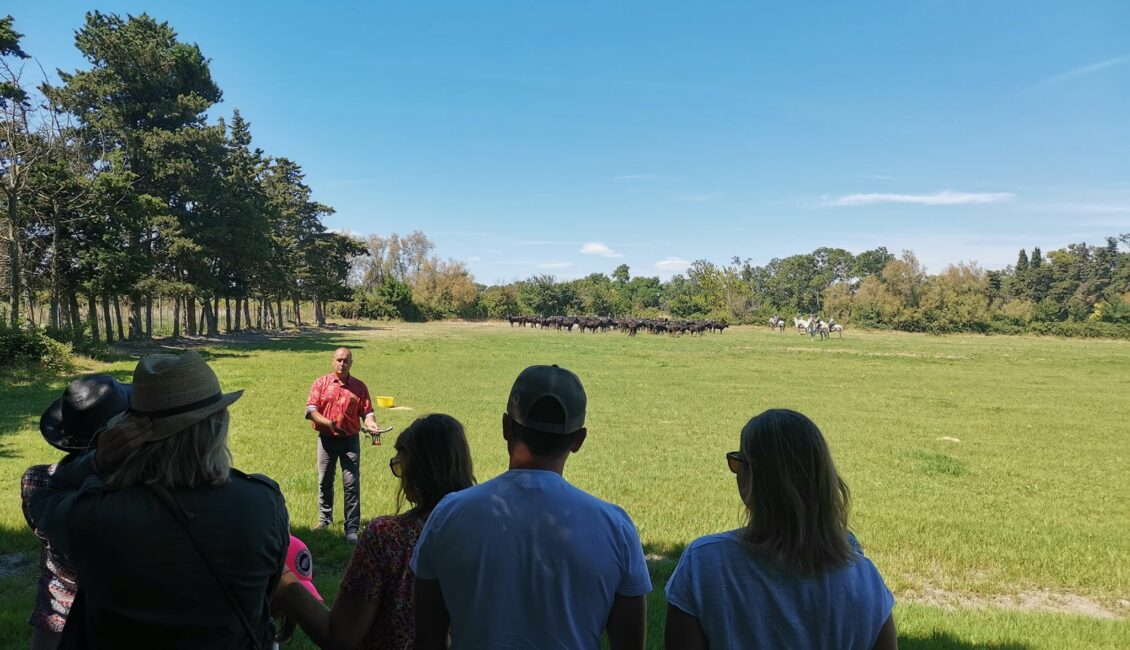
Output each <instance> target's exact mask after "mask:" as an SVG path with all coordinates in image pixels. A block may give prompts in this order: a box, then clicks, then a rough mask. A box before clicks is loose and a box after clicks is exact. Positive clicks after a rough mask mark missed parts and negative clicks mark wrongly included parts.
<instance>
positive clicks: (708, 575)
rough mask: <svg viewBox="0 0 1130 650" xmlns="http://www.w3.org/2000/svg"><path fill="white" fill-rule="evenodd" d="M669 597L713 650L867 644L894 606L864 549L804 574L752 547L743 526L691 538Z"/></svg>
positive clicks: (866, 647)
mask: <svg viewBox="0 0 1130 650" xmlns="http://www.w3.org/2000/svg"><path fill="white" fill-rule="evenodd" d="M667 602H668V603H670V604H671V605H674V606H675V607H678V608H679V609H681V610H683V611H684V612H686V613H688V614H690V615H691V616H693V617H695V618H697V619H698V622H699V624H700V625H702V630H703V632H705V633H706V638H707V640H708V641H709V643H710V648H711V650H724V649H726V648H781V649H786V648H828V649H829V650H870V648H871V647H873V646H874V645H875V640H876V639H877V638H878V637H879V629H880V628H882V627H883V623H885V622H886V621H887V618H888V617H889V616H890V615H891V609H892V608H893V607H894V597H893V596H892V595H891V592H890V591H889V590H888V589H887V585H886V584H885V583H884V582H883V578H882V576H880V575H879V571H878V570H877V569H876V568H875V565H874V564H872V563H871V561H870V560H868V559H867V558H866V557H864V556H863V553H862V552H860V553H859V554H858V555H857V557H856V559H855V561H854V562H852V563H851V564H849V565H848V566H846V567H843V568H840V569H836V570H834V571H830V572H828V573H825V574H823V575H820V576H812V577H808V576H801V575H797V574H796V573H794V572H792V571H790V570H788V569H787V568H785V567H783V566H780V565H778V564H776V563H774V562H771V561H769V560H768V559H766V558H762V557H759V556H757V555H756V554H754V553H751V552H750V550H749V548H748V547H746V546H745V545H744V544H743V543H742V542H741V540H740V538H739V537H738V531H729V532H725V533H718V534H716V535H707V536H706V537H700V538H698V539H696V540H695V541H693V542H691V544H690V545H689V546H687V548H686V550H685V551H683V556H682V557H681V558H679V564H678V566H676V567H675V572H674V573H672V574H671V579H670V580H669V581H668V582H667Z"/></svg>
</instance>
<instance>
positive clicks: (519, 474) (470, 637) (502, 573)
mask: <svg viewBox="0 0 1130 650" xmlns="http://www.w3.org/2000/svg"><path fill="white" fill-rule="evenodd" d="M412 571H413V572H414V573H415V574H416V576H417V577H419V578H422V579H424V580H438V581H439V586H440V590H441V591H442V592H443V600H444V603H445V604H446V605H447V610H448V612H449V613H450V614H451V628H452V648H456V649H459V648H466V649H475V650H479V649H482V648H507V649H508V650H521V649H527V648H528V649H530V650H554V649H558V648H560V649H562V650H584V649H585V648H592V649H594V650H597V649H599V648H600V647H601V637H602V636H603V633H604V628H605V625H606V623H607V621H608V613H609V611H610V610H611V609H612V602H613V600H614V599H615V597H616V595H617V594H619V595H621V596H642V595H644V594H646V593H648V592H650V591H651V578H650V577H649V576H648V573H647V563H646V562H645V561H644V556H643V547H642V546H641V545H640V540H639V535H638V533H637V532H636V527H635V525H634V524H633V523H632V520H631V519H630V518H629V517H628V515H627V513H625V512H624V510H623V509H621V508H619V507H618V506H615V505H612V504H610V503H606V502H604V501H601V500H600V499H597V498H596V497H594V496H592V495H590V494H588V493H587V492H584V491H582V490H580V489H577V488H576V487H573V486H572V485H570V484H569V483H568V482H567V481H566V480H565V479H564V478H562V477H561V475H560V474H556V473H554V472H549V471H538V470H510V471H508V472H506V473H505V474H502V475H501V476H499V477H497V478H495V479H492V480H490V481H487V482H486V483H483V484H481V485H477V486H475V487H471V488H468V489H466V490H462V491H459V492H453V493H451V494H449V495H447V496H446V497H444V499H443V500H442V501H440V503H439V505H437V506H436V508H435V510H434V511H432V514H431V516H429V517H428V521H427V523H426V524H424V530H423V532H422V533H421V534H420V540H419V541H418V542H417V543H416V551H415V553H414V554H413V556H412Z"/></svg>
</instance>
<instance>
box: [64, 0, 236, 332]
mask: <svg viewBox="0 0 1130 650" xmlns="http://www.w3.org/2000/svg"><path fill="white" fill-rule="evenodd" d="M75 45H76V47H77V48H78V49H79V51H80V52H81V53H82V54H83V56H84V57H85V58H86V60H87V62H88V63H89V65H90V68H89V69H86V70H77V71H74V72H64V71H59V78H60V80H61V82H62V83H61V85H60V86H58V87H53V88H46V89H45V92H46V94H47V96H48V97H49V98H51V99H52V100H53V101H54V102H55V103H56V104H57V105H58V106H60V107H62V108H63V109H65V110H67V111H69V112H70V113H72V114H74V115H75V116H76V117H77V119H78V121H79V124H80V126H81V129H82V131H83V133H84V135H85V137H86V139H87V140H88V141H89V142H90V143H91V144H92V145H94V148H95V149H96V150H98V151H100V152H101V153H100V155H99V159H100V160H104V161H113V162H114V163H115V164H117V165H120V167H121V171H122V172H124V173H128V174H130V175H131V179H132V185H131V187H132V190H133V192H134V193H135V194H136V195H137V196H138V198H137V199H133V200H130V201H127V203H129V204H132V205H146V206H148V207H149V208H154V207H157V206H160V209H159V210H157V211H156V212H154V211H153V210H151V209H146V210H141V211H138V212H135V213H134V215H133V216H134V217H136V220H135V222H134V223H133V224H132V228H131V230H130V232H129V233H128V236H127V237H126V241H124V242H120V245H121V246H124V248H125V249H126V250H127V251H129V253H130V255H131V256H133V257H137V258H139V260H141V261H139V262H135V263H132V264H130V268H132V269H135V270H140V271H141V272H142V273H143V275H140V276H134V277H122V278H119V280H120V281H119V282H116V283H114V285H113V286H104V288H103V290H105V291H113V292H115V296H116V295H117V294H119V293H123V292H128V293H129V294H130V295H131V298H132V301H131V302H132V304H133V306H134V319H136V320H140V311H139V305H140V303H141V300H142V298H143V294H144V293H146V292H148V291H151V290H152V288H153V287H154V286H157V285H159V283H160V282H161V281H162V280H165V281H168V278H159V277H156V276H153V275H151V274H150V270H152V269H157V268H159V267H160V265H159V264H155V263H154V261H153V259H152V256H153V251H154V250H155V248H156V247H158V246H160V243H159V241H158V240H159V239H160V238H161V237H162V236H164V235H165V234H166V233H167V232H168V231H169V228H168V227H165V228H161V227H160V226H161V225H162V224H164V225H165V226H168V225H170V221H169V219H168V218H165V217H171V218H172V219H175V220H176V221H177V222H178V228H177V230H178V231H179V232H181V233H183V234H184V236H187V237H190V238H194V237H196V236H198V235H200V234H201V233H202V232H206V231H207V230H208V224H206V223H205V222H206V221H207V215H205V214H201V210H202V209H205V208H207V207H209V206H215V205H216V204H217V203H218V201H217V200H216V199H215V198H214V194H215V185H216V184H215V182H214V180H215V176H216V175H217V173H216V171H215V168H216V166H217V161H218V159H219V156H218V155H217V152H218V151H219V146H218V144H219V142H220V141H221V140H220V138H221V137H222V135H218V134H217V133H216V130H215V129H214V128H205V111H207V110H208V108H209V107H211V106H212V105H213V104H215V103H216V102H217V101H219V100H220V97H221V93H220V89H219V88H218V87H217V86H216V84H215V83H214V82H213V81H212V78H211V73H210V70H209V67H208V60H207V59H205V58H204V56H203V54H201V52H200V49H199V48H198V47H197V46H196V45H195V44H187V43H182V42H180V41H179V40H178V38H177V34H176V32H175V31H174V30H173V28H172V27H171V26H169V24H168V23H165V22H158V21H156V20H154V19H153V18H151V17H150V16H148V15H147V14H141V15H140V16H128V17H126V18H122V17H120V16H117V15H114V14H103V13H101V12H97V11H95V12H91V13H88V14H87V15H86V21H85V24H84V25H83V27H82V28H81V29H79V30H78V31H77V32H76V35H75ZM142 196H148V197H152V199H153V200H152V201H149V200H142V199H141V198H140V197H142ZM170 247H171V245H166V248H170ZM196 262H197V263H196V264H195V265H194V266H193V268H190V269H175V270H176V271H177V272H178V273H181V274H184V275H186V276H187V279H188V281H189V282H191V283H193V284H194V285H195V284H196V283H198V282H204V283H207V282H208V280H209V278H210V277H211V276H210V275H209V273H208V272H209V271H211V270H214V269H213V268H210V265H209V263H208V261H207V260H197V261H196ZM102 284H104V285H105V284H106V283H102ZM203 288H204V289H207V288H209V287H203Z"/></svg>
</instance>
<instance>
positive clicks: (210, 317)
mask: <svg viewBox="0 0 1130 650" xmlns="http://www.w3.org/2000/svg"><path fill="white" fill-rule="evenodd" d="M203 302H204V307H203V309H201V311H200V320H201V321H203V322H205V323H207V324H208V336H216V335H217V334H219V331H218V329H217V325H218V323H217V322H216V321H217V319H216V308H215V306H214V304H218V302H219V301H216V303H213V301H211V300H205V301H203Z"/></svg>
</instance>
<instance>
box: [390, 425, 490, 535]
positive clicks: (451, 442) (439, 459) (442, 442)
mask: <svg viewBox="0 0 1130 650" xmlns="http://www.w3.org/2000/svg"><path fill="white" fill-rule="evenodd" d="M395 448H396V454H397V456H399V457H400V458H401V468H402V470H403V472H404V475H403V477H402V478H401V480H400V492H399V494H398V495H397V499H396V509H397V511H399V510H400V507H401V505H402V504H403V502H404V498H405V496H404V486H405V485H411V486H412V489H413V491H415V493H416V495H417V497H418V498H419V501H418V502H417V503H416V504H415V507H414V508H412V510H410V511H409V512H410V513H415V514H427V513H429V512H431V510H432V508H434V507H435V506H436V504H437V503H439V501H440V499H442V498H443V497H445V496H447V494H448V493H451V492H456V491H458V490H462V489H465V488H469V487H471V486H472V485H474V484H475V473H474V469H473V467H472V464H471V447H470V445H468V444H467V435H466V434H465V433H464V431H463V425H462V424H460V423H459V420H456V419H455V418H453V417H451V416H450V415H444V414H443V413H433V414H431V415H425V416H424V417H421V418H417V419H416V421H415V422H413V423H412V424H410V425H408V428H407V429H405V430H404V431H401V432H400V435H399V436H397V438H396V444H395Z"/></svg>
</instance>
